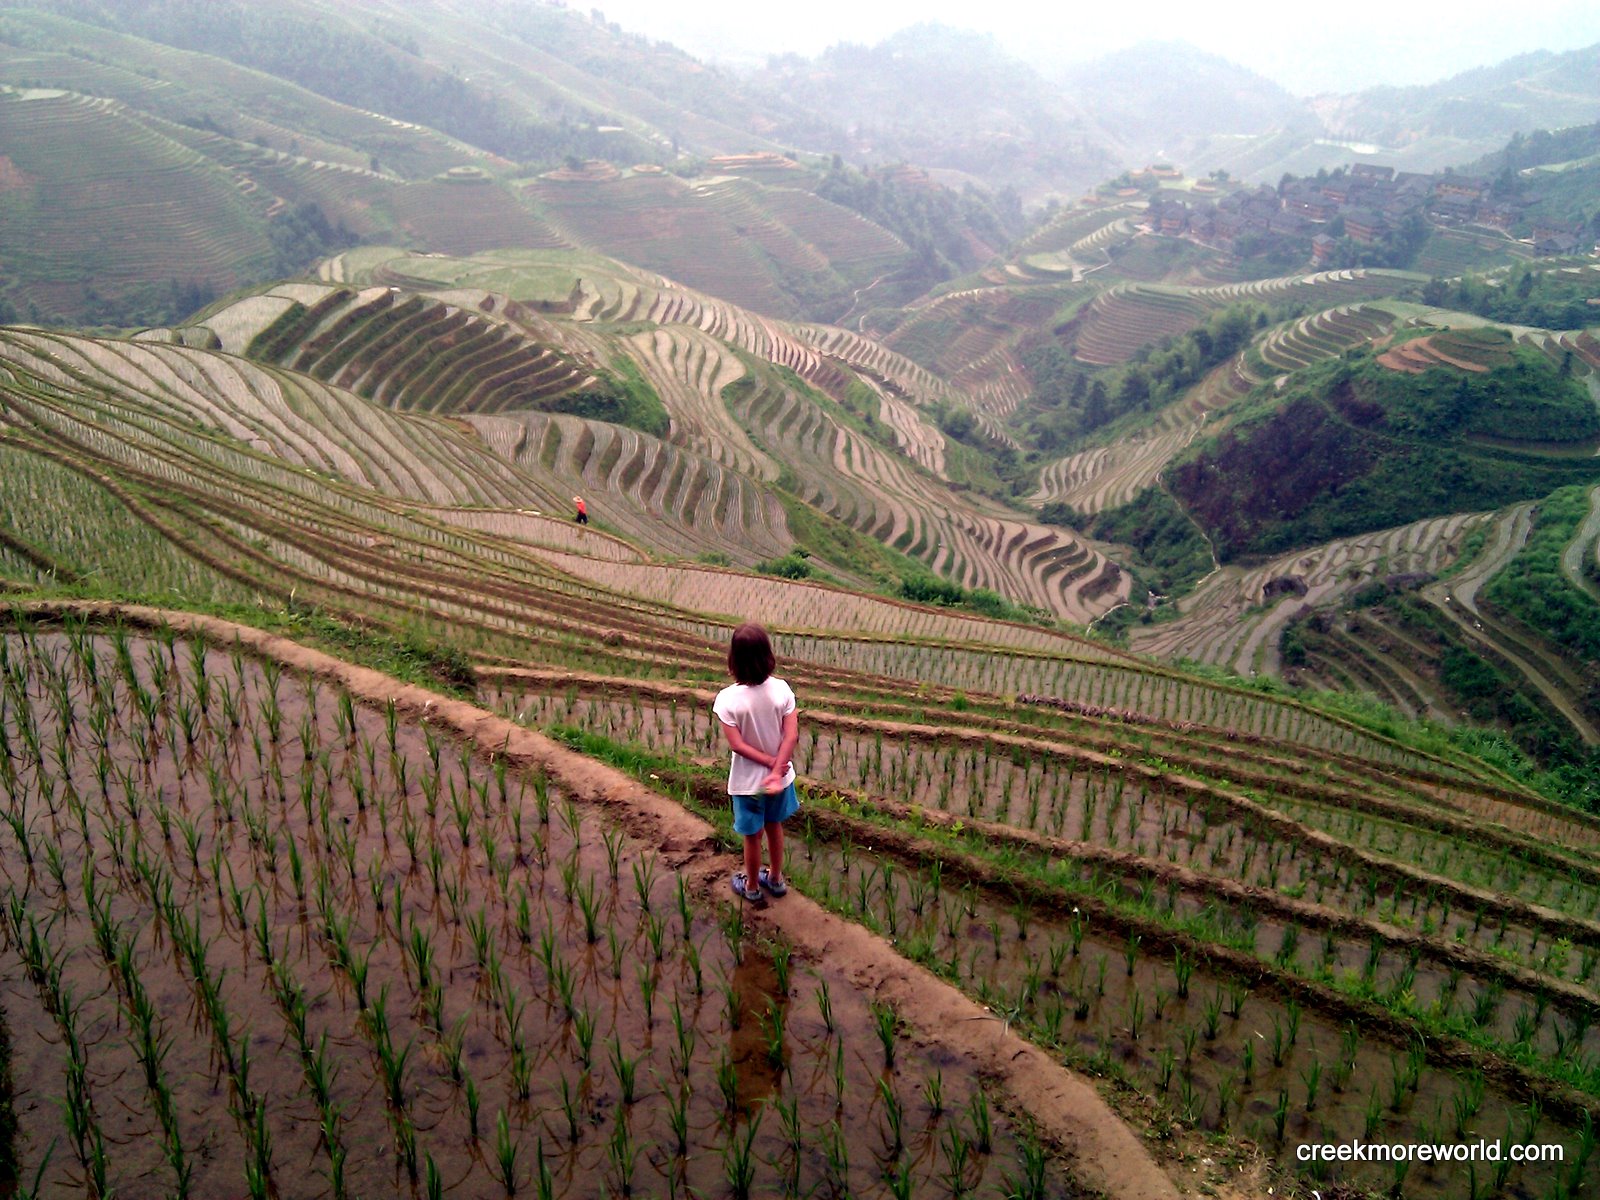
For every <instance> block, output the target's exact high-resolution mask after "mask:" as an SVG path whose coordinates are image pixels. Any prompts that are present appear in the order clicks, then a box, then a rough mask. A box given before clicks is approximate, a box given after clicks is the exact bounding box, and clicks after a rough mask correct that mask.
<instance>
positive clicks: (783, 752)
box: [723, 713, 800, 792]
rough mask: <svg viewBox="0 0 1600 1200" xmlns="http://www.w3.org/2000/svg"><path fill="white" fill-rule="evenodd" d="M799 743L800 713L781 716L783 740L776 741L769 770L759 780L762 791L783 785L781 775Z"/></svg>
mask: <svg viewBox="0 0 1600 1200" xmlns="http://www.w3.org/2000/svg"><path fill="white" fill-rule="evenodd" d="M723 728H724V729H726V728H727V726H723ZM799 744H800V715H799V714H798V713H789V714H788V715H787V716H786V717H784V718H783V740H782V741H781V742H779V743H778V752H777V753H776V754H774V755H773V756H772V763H771V770H770V772H769V773H768V775H767V777H766V778H765V779H763V780H762V781H761V788H762V790H763V791H774V792H775V791H777V790H778V789H779V788H780V787H782V786H783V777H784V776H785V775H787V774H788V773H789V763H790V760H791V759H793V758H794V748H795V747H796V746H798V745H799ZM758 761H759V760H758Z"/></svg>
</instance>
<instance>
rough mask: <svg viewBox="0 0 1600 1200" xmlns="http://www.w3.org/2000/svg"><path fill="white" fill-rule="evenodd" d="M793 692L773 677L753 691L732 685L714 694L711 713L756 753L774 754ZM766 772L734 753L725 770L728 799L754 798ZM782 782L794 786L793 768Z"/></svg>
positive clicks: (790, 709) (741, 685)
mask: <svg viewBox="0 0 1600 1200" xmlns="http://www.w3.org/2000/svg"><path fill="white" fill-rule="evenodd" d="M794 710H795V703H794V692H793V691H791V690H790V688H789V685H788V684H787V683H785V682H784V681H783V680H781V679H779V678H778V677H777V676H776V675H769V676H767V679H766V682H765V683H758V684H756V685H755V686H754V687H752V686H750V685H749V684H745V683H735V684H732V685H730V686H728V687H725V688H723V689H722V690H721V691H720V692H718V693H717V701H716V703H715V704H713V705H712V706H711V711H712V712H714V713H716V714H717V720H719V721H721V722H722V723H723V724H724V725H732V726H733V727H734V728H735V729H737V730H738V731H739V735H740V736H741V737H743V738H744V740H745V741H747V742H749V743H750V745H752V746H753V747H755V748H756V749H757V750H764V751H765V752H766V753H768V754H776V753H777V752H778V747H779V746H780V745H782V744H783V719H784V718H785V717H787V716H788V715H789V714H790V713H792V712H794ZM767 774H768V771H767V768H766V767H764V766H762V765H761V764H760V763H758V762H756V760H755V759H753V758H746V757H745V756H744V755H742V754H739V753H735V754H734V755H733V756H732V761H731V762H730V764H729V766H728V795H730V796H754V795H756V794H757V792H759V791H760V789H761V781H762V780H763V779H765V778H766V777H767ZM783 782H784V783H785V784H790V783H793V782H794V767H793V766H792V765H791V766H790V768H789V773H788V775H786V776H785V777H784V780H783Z"/></svg>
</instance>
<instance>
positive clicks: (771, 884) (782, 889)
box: [757, 867, 789, 896]
mask: <svg viewBox="0 0 1600 1200" xmlns="http://www.w3.org/2000/svg"><path fill="white" fill-rule="evenodd" d="M757 878H758V879H760V880H761V886H762V887H764V888H766V889H767V891H769V892H771V893H772V894H773V895H774V896H787V895H788V894H789V885H788V884H787V883H785V882H784V881H783V880H781V879H779V880H774V879H773V878H772V868H771V867H762V868H761V871H760V873H759V874H758V875H757Z"/></svg>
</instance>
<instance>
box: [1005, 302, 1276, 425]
mask: <svg viewBox="0 0 1600 1200" xmlns="http://www.w3.org/2000/svg"><path fill="white" fill-rule="evenodd" d="M1270 319H1271V318H1270V317H1269V315H1268V313H1267V312H1266V310H1264V309H1258V308H1255V307H1254V306H1252V305H1248V304H1235V305H1231V306H1230V307H1228V308H1225V309H1222V310H1220V311H1218V312H1215V313H1212V314H1211V315H1210V316H1209V317H1207V318H1206V321H1205V323H1204V324H1202V325H1200V326H1199V327H1198V328H1196V329H1191V330H1190V331H1189V332H1188V333H1184V334H1180V335H1178V336H1176V337H1171V338H1167V339H1166V340H1165V341H1163V342H1162V343H1161V344H1160V345H1158V346H1154V347H1150V346H1145V347H1141V348H1140V350H1139V352H1138V353H1137V354H1136V355H1135V356H1134V358H1133V360H1132V361H1131V362H1130V363H1129V364H1128V365H1127V366H1126V367H1124V368H1122V370H1121V371H1119V372H1115V373H1104V372H1102V373H1097V374H1091V373H1090V372H1088V371H1086V370H1085V369H1084V368H1083V367H1082V366H1081V365H1080V364H1079V363H1078V362H1076V361H1075V360H1074V359H1073V357H1072V355H1071V354H1070V353H1069V352H1068V350H1067V349H1066V348H1065V347H1064V346H1062V345H1061V344H1060V343H1059V342H1056V341H1049V342H1046V343H1044V344H1042V345H1037V346H1034V347H1032V348H1029V349H1025V350H1024V351H1023V353H1022V362H1023V366H1024V367H1025V368H1026V370H1027V372H1028V377H1029V378H1030V379H1031V380H1033V399H1032V401H1031V403H1030V412H1029V414H1028V416H1027V417H1026V418H1025V428H1026V431H1027V434H1028V438H1029V442H1030V444H1031V446H1032V447H1033V448H1034V449H1037V450H1039V451H1040V452H1042V453H1050V452H1051V451H1054V450H1058V449H1060V448H1062V447H1064V446H1067V445H1069V444H1071V443H1072V442H1073V441H1074V440H1075V439H1077V438H1079V437H1082V436H1083V435H1085V434H1088V433H1092V432H1094V431H1095V430H1096V429H1099V428H1100V427H1101V426H1103V425H1108V424H1110V423H1111V422H1112V421H1115V420H1116V419H1117V418H1119V417H1122V416H1124V415H1126V414H1128V413H1131V412H1149V411H1152V410H1154V409H1157V408H1160V407H1161V406H1162V405H1165V404H1168V403H1170V402H1171V401H1172V400H1174V399H1176V398H1177V397H1178V395H1179V394H1180V393H1182V392H1183V391H1184V389H1186V388H1189V387H1192V386H1194V385H1195V384H1196V383H1198V382H1199V381H1200V379H1201V378H1202V377H1203V376H1204V375H1205V373H1206V372H1207V371H1209V370H1210V369H1211V368H1212V367H1215V366H1216V365H1217V364H1219V363H1222V362H1225V361H1227V359H1228V358H1229V357H1231V356H1232V355H1234V354H1237V353H1238V352H1239V351H1240V350H1242V349H1243V348H1244V347H1245V345H1246V344H1247V343H1248V342H1249V340H1250V338H1251V336H1252V335H1253V334H1254V333H1255V331H1256V330H1257V329H1263V328H1265V327H1266V325H1267V322H1268V321H1269V320H1270Z"/></svg>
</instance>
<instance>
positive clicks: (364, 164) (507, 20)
mask: <svg viewBox="0 0 1600 1200" xmlns="http://www.w3.org/2000/svg"><path fill="white" fill-rule="evenodd" d="M436 7H437V11H431V10H426V11H425V10H423V9H415V8H413V9H412V10H408V11H407V12H405V13H399V12H394V13H390V12H388V11H387V10H385V12H384V14H383V15H381V16H377V15H373V16H372V17H371V18H370V19H364V18H363V16H362V14H363V12H365V11H366V10H365V9H363V7H362V6H361V5H359V4H344V5H335V4H327V3H311V2H306V3H296V4H291V5H287V6H278V7H276V8H275V9H274V10H273V12H272V13H271V14H270V16H269V15H267V14H265V13H264V12H261V11H257V10H256V9H253V8H251V7H249V6H245V5H240V4H231V5H201V6H196V5H193V4H185V3H179V2H177V0H173V2H170V3H162V4H154V5H145V6H141V7H140V8H139V9H137V10H133V9H113V8H102V7H100V6H95V5H79V4H67V3H60V4H54V5H42V6H32V5H30V6H25V7H24V6H0V88H4V87H7V86H8V85H9V90H8V91H4V92H0V96H4V97H7V98H8V99H7V107H6V113H7V114H8V118H7V119H8V127H7V133H8V145H7V157H6V162H7V163H8V164H10V165H8V166H7V167H5V168H3V169H0V204H4V205H5V206H6V207H5V211H6V215H7V217H8V219H7V221H6V228H7V230H8V231H9V234H10V236H11V238H12V239H13V240H14V243H8V245H13V248H14V250H15V254H14V255H13V256H12V257H11V258H9V259H8V262H9V264H10V270H9V271H8V274H7V279H6V289H5V294H4V295H3V296H0V302H3V303H5V304H6V305H7V306H8V307H7V309H6V310H5V311H7V312H10V313H12V314H17V315H20V316H22V317H24V318H28V319H35V320H45V321H53V322H62V323H73V322H78V323H82V322H92V323H99V324H105V325H125V326H126V325H140V324H158V323H163V322H169V321H171V320H174V319H176V318H177V317H179V316H181V315H183V314H184V313H185V312H186V311H190V310H192V309H194V308H195V307H198V306H199V305H200V304H202V303H205V302H207V301H209V300H210V299H211V298H213V297H215V296H219V295H223V294H226V293H227V292H229V291H231V290H233V289H234V288H237V287H239V286H241V285H244V284H248V283H254V282H260V281H266V280H271V279H276V278H279V277H282V276H284V275H287V274H290V273H292V272H294V271H297V270H301V269H304V268H305V267H307V266H309V265H310V264H311V263H312V262H313V261H314V260H315V259H316V258H317V257H318V256H320V255H324V254H327V253H330V252H332V251H335V250H337V249H339V248H342V247H344V246H348V245H350V244H352V243H353V242H355V241H356V240H358V239H360V240H367V241H380V242H386V243H399V244H403V245H408V246H414V247H416V248H418V249H423V250H430V251H436V252H440V253H446V254H471V253H475V252H478V251H483V250H490V249H497V248H512V247H526V248H538V247H548V246H571V247H574V248H580V249H591V250H595V251H598V252H599V253H602V254H606V255H611V256H616V257H621V258H624V259H626V260H628V261H630V262H635V263H638V264H639V265H642V266H646V267H649V268H653V269H655V270H657V271H660V272H662V273H664V274H667V275H669V276H670V277H672V278H676V279H682V280H684V281H685V282H687V283H689V284H691V285H693V286H698V287H704V288H706V289H708V290H711V291H713V292H716V293H718V294H721V295H726V296H728V297H730V298H732V299H734V300H736V301H738V302H742V303H745V304H749V305H751V306H753V307H756V308H759V309H761V310H763V311H768V312H772V313H773V314H775V315H779V316H786V317H804V318H818V319H833V318H837V317H839V316H841V315H842V314H844V313H845V312H847V311H848V310H849V309H851V308H852V307H853V305H854V302H855V300H856V298H857V296H858V294H859V292H860V291H862V290H864V289H866V288H868V287H869V286H872V285H875V284H878V283H882V284H883V285H884V288H885V294H886V295H888V294H894V295H897V296H899V297H900V298H902V299H904V298H909V297H911V296H914V295H916V294H918V293H920V292H921V291H922V290H924V289H925V288H926V287H928V286H929V285H930V284H933V283H935V282H937V281H938V280H940V279H942V278H945V277H947V276H948V275H949V274H950V273H951V272H953V271H955V270H959V269H965V268H967V267H970V266H971V265H973V264H974V263H977V262H980V261H984V260H986V259H987V258H989V257H990V256H992V255H993V254H994V253H995V252H996V250H997V249H998V248H1000V247H1002V246H1003V245H1004V244H1005V242H1006V241H1007V240H1008V239H1009V237H1010V236H1012V235H1013V234H1014V233H1015V232H1017V231H1019V230H1020V228H1021V221H1022V218H1021V214H1020V211H1016V210H1013V209H1006V210H1004V211H1002V209H1001V208H999V207H997V206H996V205H995V204H994V203H993V202H992V201H989V200H987V199H986V198H983V197H978V196H976V195H972V196H963V197H957V196H954V195H950V196H946V195H945V194H944V192H943V190H942V189H940V188H938V187H937V186H935V185H932V184H931V183H929V182H927V181H926V179H923V180H922V181H921V182H920V183H918V182H916V181H915V180H914V179H913V180H912V181H910V182H906V181H904V180H899V179H896V178H894V177H891V176H884V177H882V178H877V177H870V178H869V177H867V176H863V175H861V174H860V173H858V172H855V171H853V170H852V169H850V168H848V167H847V166H846V165H845V164H843V163H834V162H833V161H832V160H831V159H830V158H828V157H827V156H826V155H825V154H824V155H816V156H812V157H811V158H810V159H808V160H807V161H806V162H803V163H802V162H797V161H795V159H793V158H791V157H786V156H784V155H783V154H781V153H780V152H779V146H780V144H779V143H778V142H776V141H774V140H770V139H768V138H767V137H765V136H756V135H753V134H752V133H751V132H750V131H749V129H746V128H740V127H737V126H735V125H731V124H726V123H723V122H722V121H721V120H714V119H710V118H700V117H697V116H695V114H694V112H693V111H690V109H691V108H693V106H694V105H700V106H703V107H704V108H705V109H707V110H708V111H713V110H714V111H715V112H716V113H719V114H722V115H723V116H728V115H730V114H733V115H737V116H739V117H740V119H741V120H744V121H746V122H747V124H749V125H752V126H755V125H760V126H762V127H763V128H766V127H769V126H770V125H771V124H772V121H771V113H772V112H773V111H774V110H772V109H771V108H770V106H768V107H763V106H762V105H758V104H756V102H754V101H751V100H748V99H741V98H740V96H741V93H739V92H738V89H737V88H736V86H735V85H734V84H733V83H732V82H731V81H727V80H723V81H721V82H718V81H717V79H716V77H715V76H714V75H713V74H711V73H708V72H706V71H705V70H704V69H703V68H702V67H700V65H699V64H696V63H694V62H693V61H692V60H690V59H688V58H687V57H686V56H684V55H682V54H681V53H679V52H677V51H674V50H672V48H671V47H664V46H654V45H652V44H650V43H647V42H645V41H644V40H643V39H638V38H631V37H629V36H627V35H624V34H623V33H622V32H621V31H619V30H616V29H614V28H612V27H611V26H608V25H606V24H604V23H602V22H595V21H592V20H589V19H585V18H580V17H578V16H577V15H576V14H571V13H567V12H565V11H563V10H560V9H557V8H552V7H549V6H545V5H537V4H506V5H501V6H498V7H497V8H496V9H494V11H493V12H492V13H487V14H482V15H474V16H473V17H471V18H470V19H468V18H463V16H462V15H461V14H459V13H457V12H455V11H453V10H450V9H449V8H448V7H447V6H436ZM430 13H431V15H430ZM508 38H509V39H511V40H512V42H513V43H514V44H516V45H519V46H523V47H524V48H525V49H526V53H523V54H520V55H516V56H508V55H506V53H505V46H506V41H507V39H508ZM535 46H536V47H537V50H535V49H534V47H535ZM311 47H314V48H315V52H314V53H312V52H310V50H309V49H308V48H311ZM352 63H360V64H362V66H361V67H360V69H359V70H352V69H349V66H348V65H349V64H352ZM579 97H583V100H582V101H580V100H579ZM665 97H677V101H678V103H677V105H675V104H674V103H673V102H671V101H670V100H669V99H666V98H665ZM24 98H27V99H24ZM764 103H765V102H763V104H764ZM26 104H32V105H34V107H31V108H29V107H23V105H26ZM684 105H687V106H689V108H685V107H682V106H684ZM613 106H614V107H613ZM798 131H799V132H804V131H805V128H804V126H803V124H802V125H801V126H800V127H799V129H798ZM769 132H770V129H769ZM797 140H798V139H797ZM822 141H823V144H824V145H825V146H831V145H832V144H833V143H832V142H830V141H829V140H828V139H826V138H823V139H822ZM807 144H810V143H807ZM67 148H74V150H73V153H70V154H68V153H63V152H61V151H64V150H66V149H67ZM102 148H104V149H105V150H106V152H104V153H102ZM752 150H754V151H755V152H754V153H748V152H749V151H752ZM666 167H671V168H673V171H672V172H670V173H669V172H667V171H666V170H665V168H666ZM180 195H193V196H194V198H195V208H194V211H193V213H192V214H191V215H190V216H189V217H188V218H187V219H184V218H182V217H179V216H178V215H176V212H175V210H174V208H173V206H172V205H171V204H170V203H169V201H171V200H172V199H174V198H176V197H178V196H180ZM112 198H117V199H121V200H124V201H126V203H121V204H119V203H112V202H110V201H111V199H112ZM35 219H37V221H38V224H39V228H38V230H37V231H35V229H34V228H33V223H34V221H35ZM51 221H54V222H56V223H57V224H59V225H60V226H61V227H63V228H66V227H79V226H84V227H91V228H93V229H95V230H96V231H97V235H98V239H81V240H79V241H77V242H74V241H72V240H71V239H66V238H63V237H61V236H59V235H58V234H57V233H55V232H52V227H51V225H50V222H51ZM35 233H37V237H36V236H35ZM28 243H33V244H36V245H37V244H42V245H44V246H46V247H48V251H47V255H46V256H45V257H44V258H41V257H40V256H39V255H37V254H34V255H30V253H29V247H28ZM135 243H139V245H138V246H137V248H135V249H133V250H132V252H130V253H127V254H124V253H122V252H121V251H120V249H118V250H116V252H115V255H114V257H115V258H116V261H117V262H118V268H117V270H116V271H108V272H104V273H103V277H102V280H101V282H100V283H99V284H98V285H97V286H95V287H94V288H93V289H92V292H93V294H92V295H91V294H90V288H89V287H88V284H87V283H86V280H87V278H88V276H89V275H90V274H91V273H93V271H94V264H95V263H97V262H103V261H105V260H106V258H107V255H106V253H105V252H106V250H107V249H108V248H112V247H122V246H129V247H133V246H135ZM707 246H720V247H722V249H723V253H722V255H721V257H717V256H708V255H706V254H704V253H703V252H702V251H703V249H704V248H705V247H707ZM46 263H48V264H49V266H50V269H49V270H46V266H45V264H46ZM168 263H182V264H184V266H183V269H182V270H181V271H179V270H173V269H169V268H168V267H167V266H166V264H168ZM46 276H49V277H48V278H46Z"/></svg>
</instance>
